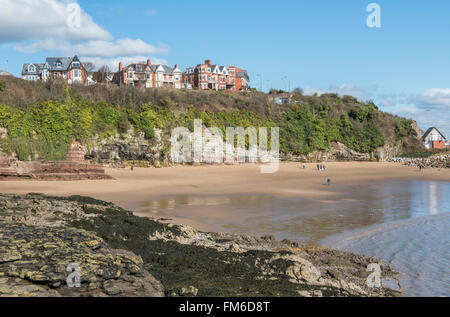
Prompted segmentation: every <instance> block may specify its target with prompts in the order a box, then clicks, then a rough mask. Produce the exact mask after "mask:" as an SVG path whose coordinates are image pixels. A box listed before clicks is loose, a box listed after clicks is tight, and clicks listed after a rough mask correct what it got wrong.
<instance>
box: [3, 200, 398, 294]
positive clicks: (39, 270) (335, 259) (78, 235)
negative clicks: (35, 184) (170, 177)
mask: <svg viewBox="0 0 450 317" xmlns="http://www.w3.org/2000/svg"><path fill="white" fill-rule="evenodd" d="M369 263H380V262H379V261H378V260H376V259H373V258H366V257H363V256H360V255H354V254H350V253H345V252H340V251H335V250H331V249H327V248H317V247H314V248H308V247H301V246H299V245H298V244H296V243H293V242H290V241H277V240H275V239H274V238H272V237H270V236H269V237H263V238H254V237H249V236H236V235H229V234H223V233H204V232H197V231H195V230H194V229H192V228H190V227H186V226H177V225H171V224H168V223H164V222H161V221H158V220H154V219H148V218H140V217H136V216H134V215H133V214H132V213H131V212H128V211H125V210H123V209H120V208H118V207H116V206H114V205H112V204H110V203H106V202H102V201H97V200H94V199H91V198H87V197H77V196H73V197H68V198H57V197H46V196H42V195H39V194H29V195H24V196H16V195H3V194H2V195H0V296H61V295H63V296H162V295H165V296H397V295H400V293H398V292H396V291H393V290H390V289H387V288H383V287H380V288H369V287H368V286H367V285H366V279H367V277H368V274H369V272H367V271H366V268H367V265H368V264H369ZM69 264H76V265H78V266H79V268H80V274H81V275H80V287H69V285H68V284H67V277H68V274H70V272H68V271H67V267H68V266H69ZM380 265H381V267H382V277H383V279H393V278H394V277H395V273H394V272H393V271H392V268H390V267H388V266H385V265H383V264H382V263H380Z"/></svg>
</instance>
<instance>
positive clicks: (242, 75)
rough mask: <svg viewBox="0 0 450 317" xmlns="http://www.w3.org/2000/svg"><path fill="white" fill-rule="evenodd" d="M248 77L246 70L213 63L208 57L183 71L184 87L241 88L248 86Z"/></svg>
mask: <svg viewBox="0 0 450 317" xmlns="http://www.w3.org/2000/svg"><path fill="white" fill-rule="evenodd" d="M249 82H250V78H249V76H248V74H247V71H246V70H243V69H240V68H237V67H235V66H230V67H228V68H227V67H225V66H219V65H213V64H212V63H211V60H210V59H207V60H205V62H204V63H203V64H198V65H197V66H194V67H189V68H187V69H186V70H185V72H184V73H183V86H184V88H191V87H193V88H197V89H203V90H204V89H212V90H227V89H228V90H241V89H246V88H248V85H249Z"/></svg>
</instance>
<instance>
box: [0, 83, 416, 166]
mask: <svg viewBox="0 0 450 317" xmlns="http://www.w3.org/2000/svg"><path fill="white" fill-rule="evenodd" d="M3 82H5V80H3ZM2 89H3V90H0V127H4V128H6V129H7V131H8V138H6V139H3V140H2V141H1V146H2V148H3V150H5V151H7V152H9V153H11V152H15V153H16V154H17V155H18V157H19V158H20V159H22V160H28V159H30V158H33V157H34V155H35V154H38V155H39V158H40V159H42V160H62V159H64V158H65V156H66V153H67V149H68V147H69V145H70V143H71V141H72V140H73V139H77V140H80V141H87V140H89V138H91V137H93V136H96V135H98V136H100V137H102V138H106V137H108V136H111V135H114V134H116V133H124V132H126V131H128V130H129V128H130V127H131V126H133V127H134V129H135V131H137V132H143V133H144V134H145V137H146V138H148V139H152V138H154V128H160V129H163V131H164V132H165V134H166V135H169V134H170V131H171V130H172V129H173V128H175V127H178V126H185V127H187V128H189V129H191V130H192V128H193V120H194V119H201V120H202V121H203V124H205V125H206V126H216V127H219V128H220V129H221V130H222V131H223V132H225V128H226V127H228V126H232V127H236V126H242V127H244V128H246V127H250V126H253V127H274V126H279V127H280V143H281V145H280V146H281V150H282V151H283V152H285V153H293V154H307V153H309V152H311V151H313V150H326V149H328V148H329V147H330V145H331V142H336V141H337V142H341V143H343V144H345V145H346V146H348V147H349V148H351V149H353V150H356V151H358V152H364V153H368V152H371V151H373V150H374V149H376V148H378V147H380V146H383V145H384V144H386V143H387V142H390V143H392V142H398V141H401V142H402V144H403V146H404V149H405V152H406V151H409V152H411V151H416V150H417V149H418V148H419V146H420V144H419V143H418V142H417V141H415V136H416V133H415V131H414V129H413V128H412V123H413V122H412V121H411V120H408V119H404V118H400V117H396V116H393V115H390V114H387V113H384V112H381V111H380V110H379V109H378V108H377V106H376V105H375V104H373V103H372V102H367V103H366V102H360V101H358V100H356V99H355V98H353V97H351V96H345V97H343V98H341V97H339V96H338V95H335V94H324V95H321V96H317V95H316V96H303V95H302V94H301V93H295V94H294V95H293V102H292V103H291V104H288V105H278V104H275V103H274V102H273V101H272V99H271V96H270V95H267V94H263V93H258V92H254V91H253V92H245V93H227V92H208V91H207V92H203V91H184V90H173V89H149V90H143V89H138V88H134V87H108V86H100V85H98V86H94V87H82V86H71V87H69V86H67V85H65V84H64V83H61V82H47V83H32V82H25V81H23V80H19V79H11V78H9V79H7V80H6V83H4V84H3V85H2Z"/></svg>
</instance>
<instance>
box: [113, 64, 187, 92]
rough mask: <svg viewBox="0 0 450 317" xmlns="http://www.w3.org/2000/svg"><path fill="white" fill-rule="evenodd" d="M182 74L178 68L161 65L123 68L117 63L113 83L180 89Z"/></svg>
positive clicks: (137, 65)
mask: <svg viewBox="0 0 450 317" xmlns="http://www.w3.org/2000/svg"><path fill="white" fill-rule="evenodd" d="M182 79H183V73H182V72H181V70H180V69H179V68H178V65H175V67H173V68H172V67H170V66H167V65H161V64H152V63H151V60H150V59H148V60H147V63H135V64H130V65H128V66H126V67H123V65H122V62H120V63H119V71H118V72H116V73H115V74H114V77H113V80H112V81H113V83H115V84H117V85H127V86H136V87H143V88H156V87H173V88H177V89H180V88H182Z"/></svg>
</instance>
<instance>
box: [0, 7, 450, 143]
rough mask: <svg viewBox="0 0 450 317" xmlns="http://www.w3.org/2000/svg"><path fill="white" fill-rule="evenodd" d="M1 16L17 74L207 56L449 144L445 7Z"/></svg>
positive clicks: (449, 50)
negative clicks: (436, 132) (359, 104)
mask: <svg viewBox="0 0 450 317" xmlns="http://www.w3.org/2000/svg"><path fill="white" fill-rule="evenodd" d="M371 3H376V4H378V8H379V13H380V14H379V22H380V24H379V25H378V26H379V27H369V25H368V21H367V20H368V17H369V15H370V16H371V17H372V16H373V15H374V14H375V13H377V12H378V10H376V11H373V10H369V11H368V10H367V7H368V5H369V4H371ZM74 4H75V5H74ZM0 8H1V10H0V69H2V70H7V71H9V72H11V73H12V74H13V75H15V76H20V74H21V69H22V65H23V63H26V62H35V63H38V62H43V61H45V57H46V56H73V55H75V54H77V55H78V56H79V57H80V58H81V59H82V61H83V62H85V61H91V62H93V63H94V64H95V65H96V66H97V67H100V66H102V65H109V66H110V67H111V69H112V70H116V69H117V67H118V62H119V61H123V62H124V64H127V63H131V62H140V61H145V60H146V59H147V58H150V59H151V60H152V63H164V64H168V65H170V66H174V65H175V64H178V66H179V67H181V68H182V69H184V68H186V67H189V66H194V65H197V64H199V63H201V62H203V61H204V60H205V59H211V60H212V62H213V63H214V64H219V65H225V66H228V65H235V66H239V67H241V68H245V69H247V70H248V72H249V75H250V77H251V86H252V87H255V88H257V89H260V88H262V89H263V90H264V91H268V90H269V89H270V88H276V89H285V90H286V89H289V88H291V89H294V88H297V87H299V88H301V89H303V91H304V92H305V94H313V93H315V92H317V93H319V94H321V93H326V92H335V93H338V94H341V95H353V96H355V97H357V98H358V99H360V100H362V101H368V100H372V101H374V102H375V103H376V104H377V105H378V106H379V107H380V108H381V109H382V110H384V111H387V112H390V113H394V114H398V115H401V116H405V117H408V118H412V119H414V120H417V121H418V123H419V126H420V127H421V128H422V129H426V128H428V127H430V126H436V127H438V128H439V129H440V130H441V132H443V133H444V134H445V135H446V136H447V137H448V138H450V1H448V0H433V1H432V2H430V1H418V0H395V1H393V0H383V1H382V0H378V1H373V0H372V1H365V0H340V1H335V0H314V1H313V0H278V1H268V0H247V1H242V0H240V1H236V0H227V1H211V0H210V1H204V0H192V1H185V0H171V1H156V0H128V1H122V0H108V1H103V0H98V1H93V0H78V1H73V0H70V1H64V0H0ZM78 9H79V10H78ZM78 12H79V13H80V14H77V13H78ZM78 17H79V18H78ZM369 20H370V21H375V20H372V19H369ZM369 24H370V23H369Z"/></svg>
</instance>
